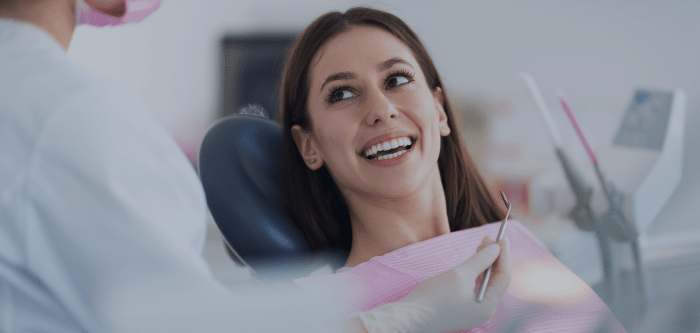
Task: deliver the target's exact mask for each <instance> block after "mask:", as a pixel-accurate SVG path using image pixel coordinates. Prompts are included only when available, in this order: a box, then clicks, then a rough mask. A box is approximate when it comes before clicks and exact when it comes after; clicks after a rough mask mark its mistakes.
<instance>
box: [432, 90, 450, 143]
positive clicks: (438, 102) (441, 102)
mask: <svg viewBox="0 0 700 333" xmlns="http://www.w3.org/2000/svg"><path fill="white" fill-rule="evenodd" d="M433 99H434V100H435V110H436V111H437V112H438V122H439V126H440V135H442V136H448V135H450V124H448V123H447V113H445V95H444V94H443V93H442V88H440V87H437V88H436V89H435V92H434V93H433Z"/></svg>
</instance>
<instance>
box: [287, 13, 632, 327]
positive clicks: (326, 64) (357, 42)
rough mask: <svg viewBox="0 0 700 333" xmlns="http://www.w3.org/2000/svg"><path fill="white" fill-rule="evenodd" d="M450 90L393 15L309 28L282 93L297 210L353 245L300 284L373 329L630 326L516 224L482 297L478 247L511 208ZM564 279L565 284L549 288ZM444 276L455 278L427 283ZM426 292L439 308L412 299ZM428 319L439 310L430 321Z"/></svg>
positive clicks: (309, 231)
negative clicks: (501, 201)
mask: <svg viewBox="0 0 700 333" xmlns="http://www.w3.org/2000/svg"><path fill="white" fill-rule="evenodd" d="M445 96H446V94H445V87H444V86H443V84H442V81H441V80H440V76H439V75H438V73H437V70H436V68H435V65H434V64H433V62H432V60H431V59H430V56H429V55H428V53H427V51H426V49H425V47H424V46H423V44H422V43H421V42H420V40H419V39H418V37H417V36H416V35H415V33H413V31H411V29H410V28H409V27H408V26H406V24H405V23H403V22H402V21H401V20H400V19H399V18H397V17H396V16H393V15H391V14H388V13H385V12H382V11H378V10H373V9H368V8H353V9H350V10H348V11H347V12H345V13H339V12H332V13H328V14H326V15H323V16H321V17H320V18H318V19H317V20H316V21H314V22H313V23H312V24H311V25H310V26H309V27H308V28H307V29H306V30H304V32H303V33H302V34H301V35H300V36H299V37H298V39H297V41H296V42H295V44H294V46H293V48H292V50H291V52H290V54H289V57H288V59H287V62H286V64H285V67H284V72H283V77H282V87H281V102H280V104H281V114H282V121H283V124H282V130H283V140H284V143H283V144H284V148H285V168H286V172H287V180H288V186H289V193H288V195H289V200H290V203H291V209H292V215H293V220H294V222H295V223H296V224H297V226H298V227H299V229H300V230H301V231H302V233H303V235H304V237H305V238H306V240H307V242H308V244H309V245H310V247H311V248H312V249H315V250H328V249H337V250H341V251H345V252H348V253H349V254H348V258H347V261H346V262H345V267H343V268H340V269H339V270H337V272H336V274H333V275H329V276H316V277H307V278H303V279H297V280H295V282H296V283H297V285H299V286H301V287H302V288H303V289H306V290H310V291H321V292H322V293H323V294H324V295H336V294H337V295H339V297H338V300H339V302H344V303H345V304H343V306H344V308H345V309H346V310H347V311H348V318H349V320H350V322H354V323H357V322H360V323H361V326H362V327H364V328H365V329H366V330H367V331H371V332H406V331H408V329H407V328H406V327H411V326H414V327H420V329H421V331H426V329H430V330H431V331H435V332H443V331H455V330H458V329H471V328H475V327H479V328H477V330H479V331H498V332H500V331H505V330H516V331H519V330H522V331H528V332H559V331H562V330H564V331H571V332H590V331H593V330H595V329H597V328H602V330H603V331H616V332H624V328H622V326H621V325H620V324H619V322H617V321H616V320H615V319H614V317H611V316H612V314H611V312H610V310H609V309H608V308H607V306H606V305H605V304H604V303H603V302H602V301H601V300H600V298H599V297H598V296H597V295H596V294H595V292H593V290H592V289H591V288H590V287H589V286H588V285H586V284H585V283H584V282H583V281H582V280H580V279H578V277H576V276H575V275H574V274H573V273H571V272H570V271H569V270H568V269H567V268H566V267H565V266H564V265H562V264H561V263H560V262H559V261H558V260H557V259H556V258H554V257H553V256H552V255H551V253H549V252H548V251H547V249H546V248H544V247H543V246H542V244H541V243H540V242H538V241H537V240H536V239H535V238H534V237H532V235H531V234H530V233H529V232H528V231H527V230H526V229H525V228H524V227H523V226H522V225H520V224H519V223H517V222H516V221H512V222H510V223H509V229H508V230H506V232H505V236H506V238H504V239H503V240H501V241H500V242H499V247H500V251H499V254H498V259H496V260H495V262H493V270H492V271H493V272H494V273H493V274H494V275H492V276H491V279H490V280H488V281H489V282H488V285H487V287H486V292H485V296H484V299H483V301H481V302H479V301H478V300H476V299H475V298H476V295H475V292H474V290H473V288H474V286H475V283H476V282H477V281H476V280H477V275H479V273H480V272H483V271H484V270H485V269H486V267H488V266H489V265H491V264H492V262H488V263H486V264H485V265H483V266H479V268H477V267H476V266H475V265H476V261H475V259H474V258H477V257H478V256H480V255H484V254H485V253H486V252H485V251H486V249H488V248H489V247H488V246H490V245H489V244H490V243H492V242H493V241H491V240H490V239H489V237H488V236H489V235H492V236H496V232H497V231H498V227H499V226H498V225H497V224H491V223H490V222H495V221H499V220H501V219H503V217H504V215H505V210H504V209H503V206H502V205H497V201H496V200H494V198H493V197H492V196H491V195H490V193H491V192H490V191H489V189H488V186H487V184H486V183H485V181H484V180H483V179H482V177H481V175H480V174H479V173H478V171H477V168H476V166H475V164H474V163H473V162H472V160H471V158H470V156H469V153H468V152H467V149H466V147H465V145H464V143H463V142H462V138H461V137H460V131H459V128H457V123H456V119H455V115H454V113H453V110H452V107H451V105H450V102H449V100H447V98H446V97H445ZM509 239H512V240H513V244H514V250H515V251H513V256H512V259H513V261H512V264H513V272H517V274H518V275H517V276H516V275H515V274H514V275H512V276H513V278H514V280H516V279H517V280H516V281H514V283H513V284H512V285H511V287H512V288H509V287H508V286H509V284H510V277H511V266H510V265H511V254H510V245H509V244H510V243H509V241H508V240H509ZM491 248H492V249H494V247H491ZM459 269H462V271H460V270H459ZM466 271H472V272H474V274H473V275H472V274H468V273H465V272H466ZM526 273H527V274H526ZM540 276H544V277H546V279H547V281H544V282H542V281H540V279H539V277H540ZM450 281H452V283H453V282H455V281H461V283H458V284H456V285H459V286H461V287H459V286H457V287H452V286H454V285H453V284H451V282H450ZM543 283H544V284H543ZM553 283H554V284H556V288H555V289H556V290H554V289H551V288H550V289H547V287H551V286H552V285H553ZM435 285H438V286H450V287H448V288H447V289H443V290H442V291H445V290H446V292H442V291H441V292H435V291H431V292H426V290H427V289H426V287H427V286H435ZM540 287H544V288H540ZM553 293H554V294H557V295H559V296H563V295H566V296H563V297H559V298H556V299H553V298H552V297H551V295H552V294H553ZM421 296H427V298H428V299H431V303H429V304H432V305H430V306H423V305H424V304H426V303H423V302H422V301H418V302H415V300H416V299H418V298H420V297H421ZM348 297H349V298H348ZM342 299H345V301H342ZM456 300H459V302H462V305H464V306H463V307H459V306H456V305H454V304H456V303H453V302H455V301H456ZM552 300H554V301H552ZM397 301H398V302H399V308H397V307H396V306H395V305H393V306H392V305H391V302H397ZM406 302H407V303H406ZM401 304H404V305H405V304H408V305H407V306H403V305H401ZM436 305H437V307H435V308H433V306H436ZM369 310H371V311H374V312H373V314H372V315H366V314H363V313H364V312H362V311H369ZM352 311H360V312H355V313H352ZM426 316H427V317H431V316H433V317H434V318H436V319H435V320H434V321H432V322H431V323H430V324H428V323H426V321H425V320H424V319H422V318H425V317H426ZM399 317H400V318H399ZM388 318H391V319H388ZM456 318H460V320H462V321H461V322H460V323H459V324H455V325H452V324H450V323H452V322H453V321H454V320H455V319H456ZM354 320H357V321H354ZM601 322H602V324H600V323H601ZM448 324H449V325H448ZM513 325H516V326H513ZM600 325H608V326H607V327H606V326H600Z"/></svg>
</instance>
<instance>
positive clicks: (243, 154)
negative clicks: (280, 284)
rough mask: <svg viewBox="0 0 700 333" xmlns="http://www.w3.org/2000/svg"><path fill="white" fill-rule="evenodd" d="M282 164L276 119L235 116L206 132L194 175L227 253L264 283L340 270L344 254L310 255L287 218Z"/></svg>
mask: <svg viewBox="0 0 700 333" xmlns="http://www.w3.org/2000/svg"><path fill="white" fill-rule="evenodd" d="M283 164H284V163H283V149H282V128H281V126H280V124H279V123H277V122H275V121H272V120H270V119H268V118H264V117H261V116H255V115H242V114H234V115H231V116H228V117H226V118H223V119H221V120H219V121H218V122H217V123H215V124H214V125H213V126H212V127H211V128H210V129H209V130H208V131H207V133H206V135H205V137H204V139H203V141H202V145H201V147H200V151H199V163H198V165H199V175H200V178H201V180H202V185H203V187H204V193H205V195H206V200H207V205H208V206H209V211H210V212H211V215H212V217H213V218H214V221H215V222H216V224H217V226H218V227H219V230H221V233H222V234H223V236H224V238H225V243H226V244H225V246H227V249H228V252H229V255H230V256H231V257H232V259H234V260H235V261H237V262H239V263H241V264H243V265H246V266H248V267H249V268H251V269H252V270H253V273H254V274H255V275H257V276H258V277H261V278H263V279H264V278H266V277H273V278H274V277H277V278H279V277H280V276H284V278H297V277H304V276H308V275H309V274H310V273H311V272H313V271H314V270H316V269H319V268H321V267H323V266H325V265H330V266H331V267H332V268H334V269H335V268H338V267H340V266H342V265H343V264H344V263H345V260H346V259H347V254H342V253H335V252H313V251H311V250H310V249H309V246H308V245H307V243H306V241H305V240H304V238H303V236H302V234H301V232H300V231H299V230H298V229H297V227H296V226H295V225H294V223H293V222H292V220H291V219H290V217H289V204H288V200H287V197H286V190H285V186H286V181H285V172H284V168H283Z"/></svg>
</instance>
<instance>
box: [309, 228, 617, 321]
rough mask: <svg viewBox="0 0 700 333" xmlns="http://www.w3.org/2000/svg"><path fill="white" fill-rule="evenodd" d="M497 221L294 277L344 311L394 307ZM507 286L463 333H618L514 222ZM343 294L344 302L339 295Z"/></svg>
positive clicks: (459, 259)
mask: <svg viewBox="0 0 700 333" xmlns="http://www.w3.org/2000/svg"><path fill="white" fill-rule="evenodd" d="M499 226H500V223H493V224H487V225H484V226H480V227H476V228H471V229H467V230H461V231H456V232H452V233H449V234H446V235H442V236H439V237H435V238H431V239H428V240H426V241H423V242H419V243H415V244H411V245H408V246H405V247H403V248H400V249H398V250H396V251H393V252H390V253H387V254H385V255H383V256H378V257H374V258H372V259H371V260H369V261H368V262H365V263H363V264H360V265H358V266H356V267H353V268H349V269H347V268H346V269H341V270H339V271H338V273H336V274H334V275H327V276H316V277H307V278H302V279H297V280H295V282H296V283H297V284H298V285H299V286H301V287H302V288H304V289H306V290H310V291H322V292H325V293H338V294H341V293H342V294H343V295H344V296H343V298H339V299H348V304H343V305H344V306H346V308H347V313H348V314H349V313H350V312H353V311H364V310H369V309H372V308H374V307H377V306H379V305H382V304H385V303H388V302H394V301H398V300H400V299H401V298H403V297H404V296H406V295H408V294H409V293H410V292H411V291H412V290H413V289H414V288H415V287H416V286H417V285H418V283H419V282H421V281H423V280H425V279H427V278H429V277H432V276H435V275H437V274H440V273H442V272H444V271H446V270H449V269H451V268H454V267H455V266H457V265H459V264H461V263H463V262H464V261H466V260H467V259H469V258H470V257H471V256H472V255H474V253H475V252H476V247H477V246H478V245H479V244H480V243H481V240H482V238H483V237H484V236H486V235H489V236H491V238H492V239H495V238H496V234H497V233H498V228H499ZM504 237H508V239H509V241H510V247H511V250H510V257H511V284H510V286H509V287H508V291H507V292H506V294H505V295H504V296H503V298H502V299H501V301H500V303H499V304H498V308H497V310H496V314H495V315H494V316H493V317H491V319H490V320H489V321H488V322H487V323H486V325H484V326H482V327H478V328H474V329H471V330H469V331H465V332H470V333H471V332H502V331H510V332H594V331H596V330H598V329H602V331H604V332H625V329H624V328H623V327H622V325H621V324H620V322H619V321H618V320H617V319H616V318H615V317H614V316H613V314H612V312H611V311H610V309H609V308H608V307H607V305H606V304H605V303H604V302H603V301H602V300H601V299H600V297H598V295H597V294H596V293H595V292H594V291H593V289H591V288H590V287H589V286H588V285H587V284H586V283H585V282H584V281H583V280H581V279H580V278H579V277H578V276H576V275H575V274H574V273H573V272H571V271H570V270H569V269H568V268H566V266H564V265H563V264H562V263H561V262H559V260H557V259H556V258H554V256H553V255H552V254H551V253H550V252H549V251H548V250H547V249H546V248H545V247H544V246H543V245H542V244H541V243H540V242H539V241H538V240H537V239H536V238H535V237H534V236H533V235H532V234H531V233H530V232H529V231H528V230H527V229H525V227H523V226H522V224H520V223H518V222H517V221H513V220H510V221H508V227H507V228H506V231H505V236H504ZM348 294H349V295H350V297H349V298H348V297H347V295H348Z"/></svg>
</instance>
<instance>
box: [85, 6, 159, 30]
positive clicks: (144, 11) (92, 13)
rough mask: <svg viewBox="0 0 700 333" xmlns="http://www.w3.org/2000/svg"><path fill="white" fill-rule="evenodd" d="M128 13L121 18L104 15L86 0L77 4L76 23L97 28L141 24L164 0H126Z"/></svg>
mask: <svg viewBox="0 0 700 333" xmlns="http://www.w3.org/2000/svg"><path fill="white" fill-rule="evenodd" d="M125 1H126V11H125V12H124V15H123V16H121V17H114V16H109V15H105V14H102V13H100V12H98V11H96V10H94V9H92V8H90V6H88V5H87V4H86V3H85V0H78V1H77V3H76V10H75V11H76V13H75V14H76V15H75V17H76V22H77V23H78V24H89V25H93V26H96V27H103V26H105V25H120V24H124V23H139V22H141V21H143V19H145V18H146V17H148V15H151V14H152V13H153V12H155V11H156V9H158V7H160V3H161V2H162V0H125Z"/></svg>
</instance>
